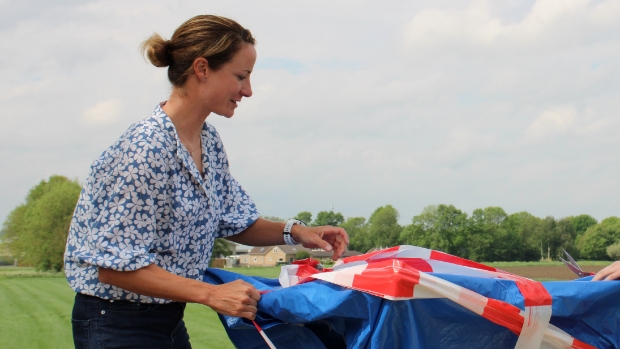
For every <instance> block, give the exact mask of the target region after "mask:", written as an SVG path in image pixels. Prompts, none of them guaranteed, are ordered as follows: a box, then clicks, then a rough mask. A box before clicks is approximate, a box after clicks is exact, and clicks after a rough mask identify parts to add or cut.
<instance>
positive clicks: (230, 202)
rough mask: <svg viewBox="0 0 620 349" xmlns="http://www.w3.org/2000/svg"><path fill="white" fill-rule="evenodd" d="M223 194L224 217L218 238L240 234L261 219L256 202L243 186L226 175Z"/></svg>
mask: <svg viewBox="0 0 620 349" xmlns="http://www.w3.org/2000/svg"><path fill="white" fill-rule="evenodd" d="M223 189H224V190H223V192H222V198H223V202H222V211H221V212H222V215H221V217H220V222H219V233H218V234H217V235H218V236H217V237H226V236H231V235H235V234H239V233H240V232H242V231H244V230H245V229H246V228H247V227H249V226H250V225H252V224H254V222H256V220H257V219H258V218H259V217H260V215H259V213H258V209H257V208H256V205H255V204H254V201H252V199H251V198H250V196H249V195H248V194H247V193H246V192H245V191H244V190H243V188H242V187H241V185H240V184H239V183H238V182H237V181H236V180H235V179H234V178H233V177H232V176H231V175H230V173H226V175H225V179H224V186H223Z"/></svg>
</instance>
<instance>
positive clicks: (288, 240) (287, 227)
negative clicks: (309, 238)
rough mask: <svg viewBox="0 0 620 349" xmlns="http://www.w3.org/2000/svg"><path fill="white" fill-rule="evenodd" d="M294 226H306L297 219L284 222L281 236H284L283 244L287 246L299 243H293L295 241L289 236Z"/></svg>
mask: <svg viewBox="0 0 620 349" xmlns="http://www.w3.org/2000/svg"><path fill="white" fill-rule="evenodd" d="M295 224H299V225H303V226H304V227H305V226H306V223H304V222H302V221H300V220H298V219H289V220H288V221H286V225H285V226H284V232H283V233H282V235H283V236H284V242H285V243H286V244H287V245H297V244H299V242H297V241H295V239H293V237H292V236H291V229H293V226H294V225H295Z"/></svg>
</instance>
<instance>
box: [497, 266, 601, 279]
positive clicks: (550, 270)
mask: <svg viewBox="0 0 620 349" xmlns="http://www.w3.org/2000/svg"><path fill="white" fill-rule="evenodd" d="M603 268H604V266H594V265H592V266H583V267H582V269H583V270H584V271H590V272H594V273H596V272H598V271H599V270H601V269H603ZM499 269H501V270H504V271H507V272H509V273H512V274H516V275H520V276H524V277H526V278H530V279H548V280H550V279H553V280H574V279H576V278H577V275H575V274H574V273H573V272H572V271H570V269H568V267H565V266H540V267H539V266H523V267H503V268H499Z"/></svg>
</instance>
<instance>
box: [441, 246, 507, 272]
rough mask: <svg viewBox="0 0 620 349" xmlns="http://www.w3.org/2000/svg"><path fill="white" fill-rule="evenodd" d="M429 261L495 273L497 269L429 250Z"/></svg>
mask: <svg viewBox="0 0 620 349" xmlns="http://www.w3.org/2000/svg"><path fill="white" fill-rule="evenodd" d="M431 259H433V260H436V261H442V262H448V263H452V264H456V265H462V266H465V267H471V268H476V269H482V270H488V271H497V269H495V268H493V267H489V266H488V265H484V264H480V263H476V262H472V261H470V260H469V259H465V258H461V257H457V256H453V255H451V254H447V253H445V252H440V251H435V250H431Z"/></svg>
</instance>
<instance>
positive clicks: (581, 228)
mask: <svg viewBox="0 0 620 349" xmlns="http://www.w3.org/2000/svg"><path fill="white" fill-rule="evenodd" d="M567 218H568V219H569V220H570V222H571V224H572V225H573V229H574V230H575V234H576V235H577V236H580V235H582V234H583V233H585V232H586V230H588V228H590V227H591V226H593V225H595V224H597V223H598V221H597V220H596V219H595V218H594V217H592V216H590V215H587V214H582V215H579V216H574V217H567Z"/></svg>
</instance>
